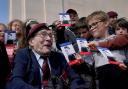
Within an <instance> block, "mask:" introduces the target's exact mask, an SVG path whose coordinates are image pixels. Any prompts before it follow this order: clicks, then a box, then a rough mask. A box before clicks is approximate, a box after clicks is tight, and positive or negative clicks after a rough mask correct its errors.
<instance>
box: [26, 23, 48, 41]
mask: <svg viewBox="0 0 128 89" xmlns="http://www.w3.org/2000/svg"><path fill="white" fill-rule="evenodd" d="M43 29H46V30H49V28H48V26H47V25H46V23H39V24H37V25H35V26H34V27H32V28H31V29H30V31H29V33H28V37H27V40H29V39H30V38H32V37H34V35H35V34H36V33H37V32H39V31H40V30H43Z"/></svg>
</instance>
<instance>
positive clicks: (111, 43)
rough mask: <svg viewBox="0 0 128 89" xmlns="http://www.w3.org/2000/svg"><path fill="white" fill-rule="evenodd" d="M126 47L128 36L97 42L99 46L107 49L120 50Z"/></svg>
mask: <svg viewBox="0 0 128 89" xmlns="http://www.w3.org/2000/svg"><path fill="white" fill-rule="evenodd" d="M127 45H128V35H119V36H116V37H115V38H114V39H110V40H107V41H104V42H99V46H101V47H106V48H109V49H120V48H123V47H125V46H127Z"/></svg>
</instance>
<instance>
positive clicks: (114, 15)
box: [107, 11, 118, 18]
mask: <svg viewBox="0 0 128 89" xmlns="http://www.w3.org/2000/svg"><path fill="white" fill-rule="evenodd" d="M107 14H108V16H109V18H114V17H117V16H118V14H117V12H115V11H109V12H107Z"/></svg>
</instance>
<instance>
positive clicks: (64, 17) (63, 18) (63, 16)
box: [59, 13, 71, 26]
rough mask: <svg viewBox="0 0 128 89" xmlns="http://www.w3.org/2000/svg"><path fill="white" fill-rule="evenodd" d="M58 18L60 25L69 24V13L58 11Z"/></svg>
mask: <svg viewBox="0 0 128 89" xmlns="http://www.w3.org/2000/svg"><path fill="white" fill-rule="evenodd" d="M59 19H60V21H61V26H71V24H70V17H69V14H67V13H59Z"/></svg>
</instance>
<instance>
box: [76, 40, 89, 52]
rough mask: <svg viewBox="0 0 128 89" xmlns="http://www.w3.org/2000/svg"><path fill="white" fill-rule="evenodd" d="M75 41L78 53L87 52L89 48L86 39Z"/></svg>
mask: <svg viewBox="0 0 128 89" xmlns="http://www.w3.org/2000/svg"><path fill="white" fill-rule="evenodd" d="M76 41H77V45H78V49H79V52H89V47H88V45H87V44H88V43H87V40H86V39H84V38H77V39H76Z"/></svg>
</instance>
